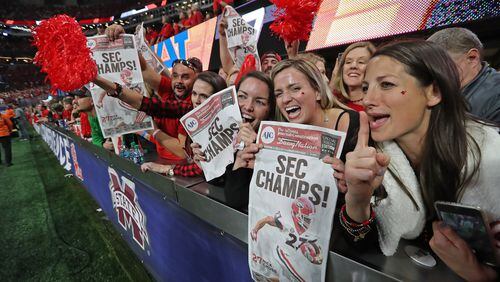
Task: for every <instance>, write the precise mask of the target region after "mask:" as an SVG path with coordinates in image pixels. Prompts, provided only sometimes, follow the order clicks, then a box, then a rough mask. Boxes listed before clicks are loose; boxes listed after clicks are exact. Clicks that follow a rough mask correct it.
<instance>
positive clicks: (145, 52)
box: [135, 23, 165, 73]
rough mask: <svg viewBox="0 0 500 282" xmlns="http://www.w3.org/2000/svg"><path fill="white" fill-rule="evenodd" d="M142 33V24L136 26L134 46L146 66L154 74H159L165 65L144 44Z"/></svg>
mask: <svg viewBox="0 0 500 282" xmlns="http://www.w3.org/2000/svg"><path fill="white" fill-rule="evenodd" d="M144 33H145V31H144V23H141V24H139V25H137V26H136V28H135V45H136V46H137V50H138V51H139V53H140V54H141V55H142V57H143V58H144V60H146V63H148V65H150V66H151V67H152V68H153V69H154V70H155V72H156V73H161V72H162V71H164V70H165V65H164V64H163V62H162V61H161V60H160V59H159V58H158V57H157V56H156V55H155V54H154V52H153V50H151V48H150V47H149V46H148V44H147V43H146V40H145V39H144Z"/></svg>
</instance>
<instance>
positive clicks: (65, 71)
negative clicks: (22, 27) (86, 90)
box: [33, 15, 97, 93]
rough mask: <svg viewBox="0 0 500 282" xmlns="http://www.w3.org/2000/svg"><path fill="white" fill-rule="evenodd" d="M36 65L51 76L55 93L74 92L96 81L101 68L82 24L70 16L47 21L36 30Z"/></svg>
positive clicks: (34, 34)
mask: <svg viewBox="0 0 500 282" xmlns="http://www.w3.org/2000/svg"><path fill="white" fill-rule="evenodd" d="M33 38H34V41H33V45H35V46H36V47H37V48H38V51H37V53H36V55H35V59H34V62H35V63H36V64H37V65H39V66H41V68H42V72H45V73H47V78H46V80H49V81H50V84H51V86H52V87H51V92H53V93H54V92H55V91H56V89H61V90H63V91H72V90H75V89H78V88H81V87H82V86H83V85H85V84H86V83H88V82H90V81H92V80H93V79H94V78H95V77H96V75H97V66H96V63H95V61H94V60H93V59H92V56H91V53H90V50H89V49H88V48H87V38H86V37H85V35H84V34H83V32H82V28H81V26H80V25H79V24H78V22H77V21H76V20H75V19H74V18H72V17H69V16H67V15H57V16H55V17H52V18H50V19H48V20H44V21H42V22H41V23H40V25H39V26H37V27H35V29H34V30H33Z"/></svg>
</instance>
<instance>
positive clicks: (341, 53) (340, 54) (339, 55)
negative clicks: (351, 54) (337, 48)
mask: <svg viewBox="0 0 500 282" xmlns="http://www.w3.org/2000/svg"><path fill="white" fill-rule="evenodd" d="M343 54H344V52H339V54H338V55H337V60H339V62H340V58H342V55H343Z"/></svg>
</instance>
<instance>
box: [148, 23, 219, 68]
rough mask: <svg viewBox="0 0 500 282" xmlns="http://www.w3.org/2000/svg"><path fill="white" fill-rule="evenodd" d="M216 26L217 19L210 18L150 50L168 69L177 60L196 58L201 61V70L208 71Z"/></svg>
mask: <svg viewBox="0 0 500 282" xmlns="http://www.w3.org/2000/svg"><path fill="white" fill-rule="evenodd" d="M216 25H217V18H211V19H209V20H207V21H205V22H203V23H201V24H199V25H196V26H194V27H192V28H190V29H188V30H185V31H183V32H181V33H179V34H176V35H174V36H172V37H170V38H168V39H166V40H164V41H162V42H160V43H158V44H156V45H154V46H151V48H152V49H153V51H154V52H155V53H156V55H158V57H159V58H160V59H161V60H162V61H163V63H164V64H165V66H167V67H168V68H171V67H172V63H173V62H174V61H175V60H177V59H188V58H190V57H196V58H198V59H200V60H201V62H202V64H203V70H208V65H209V64H210V56H211V54H212V46H213V43H214V33H215V27H216Z"/></svg>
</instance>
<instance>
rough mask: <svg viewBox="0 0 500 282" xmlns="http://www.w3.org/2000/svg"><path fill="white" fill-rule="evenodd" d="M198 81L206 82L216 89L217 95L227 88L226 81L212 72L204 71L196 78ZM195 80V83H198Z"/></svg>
mask: <svg viewBox="0 0 500 282" xmlns="http://www.w3.org/2000/svg"><path fill="white" fill-rule="evenodd" d="M196 80H201V81H204V82H206V83H208V84H210V86H212V88H213V89H214V93H212V94H215V93H217V92H219V91H221V90H223V89H225V88H227V85H226V81H225V80H224V79H223V78H222V77H221V76H220V75H218V74H216V73H215V72H212V71H203V72H200V73H199V74H198V75H197V76H196ZM196 80H195V81H196Z"/></svg>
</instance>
